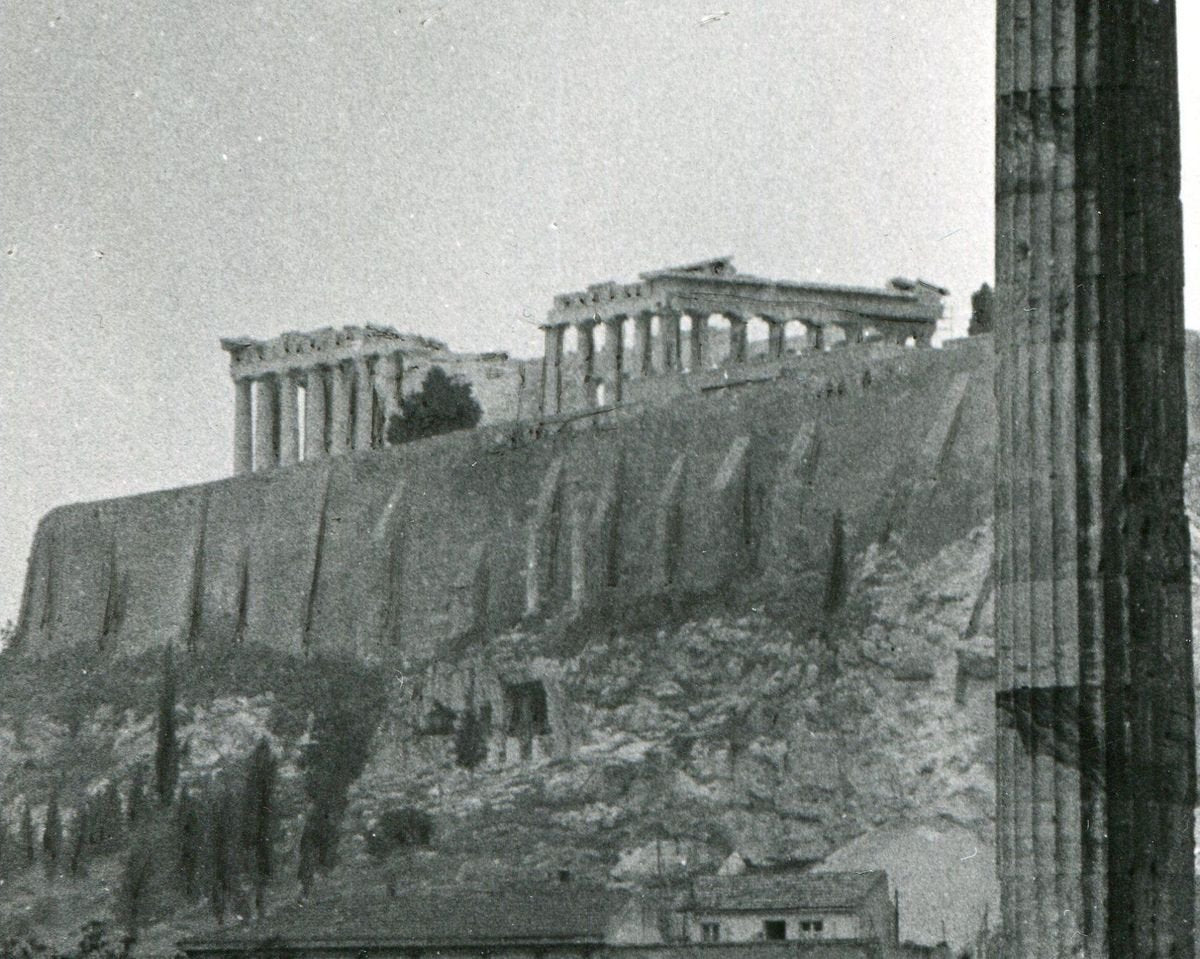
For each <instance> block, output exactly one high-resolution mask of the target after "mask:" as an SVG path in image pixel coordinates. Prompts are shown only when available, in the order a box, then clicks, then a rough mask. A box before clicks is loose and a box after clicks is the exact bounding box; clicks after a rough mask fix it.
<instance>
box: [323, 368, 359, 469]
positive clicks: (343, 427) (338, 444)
mask: <svg viewBox="0 0 1200 959" xmlns="http://www.w3.org/2000/svg"><path fill="white" fill-rule="evenodd" d="M352 402H353V395H352V394H351V382H350V370H349V368H348V367H347V365H346V364H345V363H338V364H336V365H335V366H332V367H330V369H329V455H330V456H341V455H342V454H343V453H347V452H349V450H350V407H351V403H352Z"/></svg>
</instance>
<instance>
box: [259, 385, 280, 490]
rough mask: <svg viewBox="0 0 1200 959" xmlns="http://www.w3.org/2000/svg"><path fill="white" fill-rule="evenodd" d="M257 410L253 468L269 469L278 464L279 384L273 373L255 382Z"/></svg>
mask: <svg viewBox="0 0 1200 959" xmlns="http://www.w3.org/2000/svg"><path fill="white" fill-rule="evenodd" d="M254 389H255V394H256V400H257V404H256V405H257V406H258V409H257V410H255V416H254V468H255V469H256V470H265V469H270V468H271V467H273V466H277V465H278V464H279V383H278V381H277V380H276V378H275V374H274V373H267V374H264V375H263V376H261V377H259V378H258V379H257V380H255V385H254Z"/></svg>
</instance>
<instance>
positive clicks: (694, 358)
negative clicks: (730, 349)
mask: <svg viewBox="0 0 1200 959" xmlns="http://www.w3.org/2000/svg"><path fill="white" fill-rule="evenodd" d="M688 349H689V350H690V354H691V363H690V366H691V371H692V372H693V373H698V372H700V371H701V370H704V369H707V368H708V361H709V357H710V356H711V355H712V351H711V350H710V348H709V345H708V314H707V313H693V314H692V332H691V336H689V337H688Z"/></svg>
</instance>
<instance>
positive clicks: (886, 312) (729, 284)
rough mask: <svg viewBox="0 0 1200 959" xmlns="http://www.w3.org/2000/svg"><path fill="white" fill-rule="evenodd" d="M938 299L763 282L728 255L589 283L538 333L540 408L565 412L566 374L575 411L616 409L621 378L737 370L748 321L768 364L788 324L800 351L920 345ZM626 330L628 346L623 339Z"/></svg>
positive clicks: (916, 287) (929, 289) (922, 288)
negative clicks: (599, 343) (573, 382)
mask: <svg viewBox="0 0 1200 959" xmlns="http://www.w3.org/2000/svg"><path fill="white" fill-rule="evenodd" d="M945 295H946V290H944V289H942V288H940V287H937V286H933V285H932V284H929V283H925V282H923V281H920V280H916V281H909V280H893V281H891V283H890V284H889V286H888V287H887V288H886V289H871V288H866V287H853V286H834V285H830V284H823V283H811V282H795V281H784V280H767V279H763V278H761V277H756V276H750V275H746V274H740V273H738V272H737V271H736V270H735V269H734V267H733V263H732V260H731V258H729V257H723V258H719V259H713V260H705V261H702V262H700V263H694V264H689V265H686V266H678V267H670V268H668V269H665V270H657V271H653V272H649V273H642V274H641V275H640V276H639V278H638V281H637V282H635V283H625V284H621V283H615V282H607V283H597V284H593V285H591V286H589V287H588V288H587V289H586V290H583V291H581V292H576V293H562V294H559V295H558V296H556V297H555V298H554V307H553V309H551V310H550V313H549V315H548V316H547V318H546V321H545V323H544V324H543V325H542V329H543V332H544V335H545V351H544V355H543V359H542V370H541V382H542V395H541V403H540V410H541V412H542V413H543V414H544V415H547V416H553V415H555V414H558V413H562V412H565V411H566V410H567V409H568V404H567V403H566V402H565V401H564V396H565V395H566V394H567V393H568V392H569V391H568V390H567V389H566V388H565V384H564V380H565V378H566V376H567V375H573V376H575V377H576V378H577V379H578V381H579V382H578V389H576V390H572V391H570V392H573V393H574V395H575V396H576V397H577V399H578V400H579V402H578V403H577V404H575V405H577V406H579V407H582V408H584V409H587V408H589V407H594V406H596V405H598V404H599V403H600V397H601V395H603V399H604V403H606V404H613V403H619V402H621V401H622V400H623V399H625V397H624V385H625V383H626V381H628V380H630V379H641V378H646V377H651V376H656V375H670V374H674V373H683V372H688V373H698V372H701V371H703V370H706V369H709V368H712V367H715V366H717V365H719V364H725V365H728V364H739V363H744V362H746V361H748V360H749V359H750V358H751V350H750V342H749V338H748V335H747V331H748V323H749V321H751V320H752V319H755V318H757V319H759V320H761V321H762V322H764V323H765V324H766V326H767V330H768V334H767V343H766V357H765V358H766V359H768V360H771V359H780V358H782V357H783V355H784V353H785V351H786V349H787V341H788V337H787V325H788V324H789V323H796V324H799V325H800V326H801V327H803V329H804V341H803V350H804V351H806V352H808V351H812V352H819V351H823V350H826V349H828V348H829V347H831V346H832V345H833V344H834V343H835V342H846V343H864V342H868V341H872V340H874V341H879V342H888V343H895V344H901V345H903V344H905V343H912V344H914V345H917V346H928V345H929V344H930V342H931V340H932V337H933V333H934V330H935V328H936V326H937V321H938V319H939V318H940V317H941V315H942V309H943V307H942V298H943V297H944V296H945ZM714 316H719V317H721V318H722V319H723V321H724V322H726V323H727V324H728V328H729V332H728V345H727V347H726V348H725V349H724V350H723V351H722V355H718V353H717V350H716V348H715V346H716V344H715V343H714V342H713V336H712V332H713V331H712V330H711V329H710V323H711V320H712V318H713V317H714ZM685 320H686V322H687V327H686V330H687V333H686V339H685V336H684V321H685ZM630 325H632V331H633V337H634V338H633V342H632V344H630V343H628V342H627V337H626V332H627V328H628V327H629V326H630ZM598 326H599V327H602V328H603V330H604V349H603V351H599V350H597V348H596V337H595V333H596V328H597V327H598ZM568 330H573V331H574V336H575V358H574V362H573V364H572V367H573V368H572V369H571V370H570V371H569V372H568V371H567V368H566V367H567V364H566V363H565V362H564V359H565V357H564V352H565V347H564V344H565V338H566V333H567V331H568ZM685 343H686V349H685Z"/></svg>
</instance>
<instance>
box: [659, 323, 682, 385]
mask: <svg viewBox="0 0 1200 959" xmlns="http://www.w3.org/2000/svg"><path fill="white" fill-rule="evenodd" d="M679 320H680V316H679V314H678V313H670V312H664V313H660V314H659V316H658V341H659V350H660V351H661V354H662V371H663V372H664V373H674V372H676V371H678V369H679V367H680V362H679V361H680V356H679Z"/></svg>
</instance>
